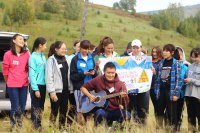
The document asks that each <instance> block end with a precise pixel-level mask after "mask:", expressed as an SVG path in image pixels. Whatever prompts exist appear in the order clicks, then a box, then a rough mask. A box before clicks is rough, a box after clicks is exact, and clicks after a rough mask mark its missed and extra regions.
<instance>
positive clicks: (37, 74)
mask: <svg viewBox="0 0 200 133" xmlns="http://www.w3.org/2000/svg"><path fill="white" fill-rule="evenodd" d="M28 64H29V80H30V84H31V88H32V90H34V91H37V90H39V89H38V85H45V67H46V58H45V56H44V54H43V53H36V52H33V53H32V54H31V57H30V58H29V63H28Z"/></svg>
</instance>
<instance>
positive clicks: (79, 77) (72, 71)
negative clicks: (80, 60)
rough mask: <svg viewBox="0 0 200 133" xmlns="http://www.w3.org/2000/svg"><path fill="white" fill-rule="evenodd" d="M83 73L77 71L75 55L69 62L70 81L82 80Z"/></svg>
mask: <svg viewBox="0 0 200 133" xmlns="http://www.w3.org/2000/svg"><path fill="white" fill-rule="evenodd" d="M84 77H85V75H84V73H78V70H77V62H76V57H74V58H73V59H72V61H71V64H70V79H71V80H72V82H76V81H81V80H84Z"/></svg>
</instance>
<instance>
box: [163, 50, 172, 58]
mask: <svg viewBox="0 0 200 133" xmlns="http://www.w3.org/2000/svg"><path fill="white" fill-rule="evenodd" d="M163 58H164V59H167V60H170V59H171V58H172V54H171V53H170V52H169V51H167V50H163Z"/></svg>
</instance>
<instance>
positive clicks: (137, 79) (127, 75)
mask: <svg viewBox="0 0 200 133" xmlns="http://www.w3.org/2000/svg"><path fill="white" fill-rule="evenodd" d="M99 60H100V70H101V72H102V73H103V68H104V65H105V64H106V63H107V62H113V63H114V64H115V66H116V68H117V74H118V76H119V78H120V80H121V81H123V82H124V83H125V85H126V88H127V90H128V93H143V92H147V91H148V90H149V89H150V87H151V80H152V75H153V73H152V70H151V67H152V57H151V56H127V57H115V58H100V59H99Z"/></svg>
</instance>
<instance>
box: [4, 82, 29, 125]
mask: <svg viewBox="0 0 200 133" xmlns="http://www.w3.org/2000/svg"><path fill="white" fill-rule="evenodd" d="M7 90H8V95H9V98H10V102H11V111H10V121H11V126H13V127H14V126H15V125H16V123H17V124H18V126H20V127H21V126H22V115H23V114H24V112H25V107H26V100H27V92H28V87H27V86H23V87H20V88H14V87H8V88H7Z"/></svg>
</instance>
